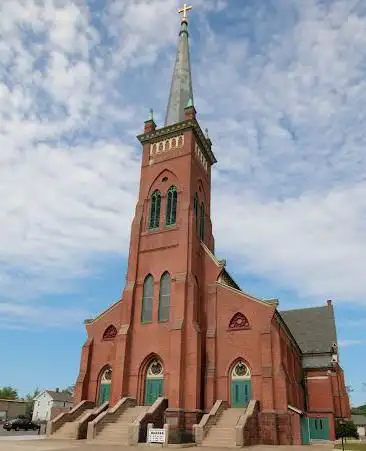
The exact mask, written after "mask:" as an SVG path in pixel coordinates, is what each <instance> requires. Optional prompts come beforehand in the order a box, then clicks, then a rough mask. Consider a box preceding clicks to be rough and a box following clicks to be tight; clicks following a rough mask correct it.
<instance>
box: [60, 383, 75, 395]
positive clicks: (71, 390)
mask: <svg viewBox="0 0 366 451" xmlns="http://www.w3.org/2000/svg"><path fill="white" fill-rule="evenodd" d="M61 391H62V392H63V393H69V394H70V395H71V396H73V394H74V391H75V385H69V386H68V387H66V388H64V389H63V390H61Z"/></svg>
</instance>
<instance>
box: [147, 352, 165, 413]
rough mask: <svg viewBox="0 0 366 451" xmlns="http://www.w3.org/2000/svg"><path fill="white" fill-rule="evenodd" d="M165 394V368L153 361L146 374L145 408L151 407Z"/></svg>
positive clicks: (157, 361) (158, 362)
mask: <svg viewBox="0 0 366 451" xmlns="http://www.w3.org/2000/svg"><path fill="white" fill-rule="evenodd" d="M163 393H164V368H163V365H162V363H161V362H160V361H159V360H157V359H155V360H153V361H152V362H151V363H150V365H149V367H148V369H147V373H146V380H145V398H144V404H145V406H151V405H152V404H154V402H155V401H156V400H157V399H158V398H159V397H160V396H162V395H163Z"/></svg>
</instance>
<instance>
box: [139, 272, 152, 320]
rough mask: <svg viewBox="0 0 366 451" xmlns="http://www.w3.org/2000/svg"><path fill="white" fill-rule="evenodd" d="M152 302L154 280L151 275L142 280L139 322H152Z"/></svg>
mask: <svg viewBox="0 0 366 451" xmlns="http://www.w3.org/2000/svg"><path fill="white" fill-rule="evenodd" d="M153 301H154V278H153V276H152V275H151V274H149V275H148V276H146V278H145V280H144V288H143V294H142V309H141V322H143V323H149V322H151V321H152V310H153Z"/></svg>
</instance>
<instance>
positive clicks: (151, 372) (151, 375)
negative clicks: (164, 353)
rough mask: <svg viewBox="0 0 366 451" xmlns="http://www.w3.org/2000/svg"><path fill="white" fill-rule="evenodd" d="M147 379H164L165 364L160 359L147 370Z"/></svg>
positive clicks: (155, 360)
mask: <svg viewBox="0 0 366 451" xmlns="http://www.w3.org/2000/svg"><path fill="white" fill-rule="evenodd" d="M146 377H147V378H148V379H161V378H162V377H164V368H163V364H162V363H161V362H160V360H158V359H154V360H153V361H152V362H151V363H150V365H149V367H148V369H147V375H146Z"/></svg>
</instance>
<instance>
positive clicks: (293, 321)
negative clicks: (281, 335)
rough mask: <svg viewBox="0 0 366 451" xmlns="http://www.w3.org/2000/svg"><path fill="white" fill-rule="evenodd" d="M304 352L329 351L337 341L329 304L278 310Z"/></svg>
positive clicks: (332, 313)
mask: <svg viewBox="0 0 366 451" xmlns="http://www.w3.org/2000/svg"><path fill="white" fill-rule="evenodd" d="M279 313H280V315H281V316H282V318H283V320H284V321H285V323H286V324H287V327H288V328H289V329H290V331H291V333H292V335H293V336H294V338H295V340H296V341H297V343H298V345H299V347H300V349H301V351H302V352H303V353H304V354H318V353H330V352H331V348H332V346H333V345H334V343H337V332H336V325H335V319H334V311H333V307H332V306H331V305H327V306H325V307H310V308H304V309H297V310H286V311H283V312H279Z"/></svg>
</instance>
